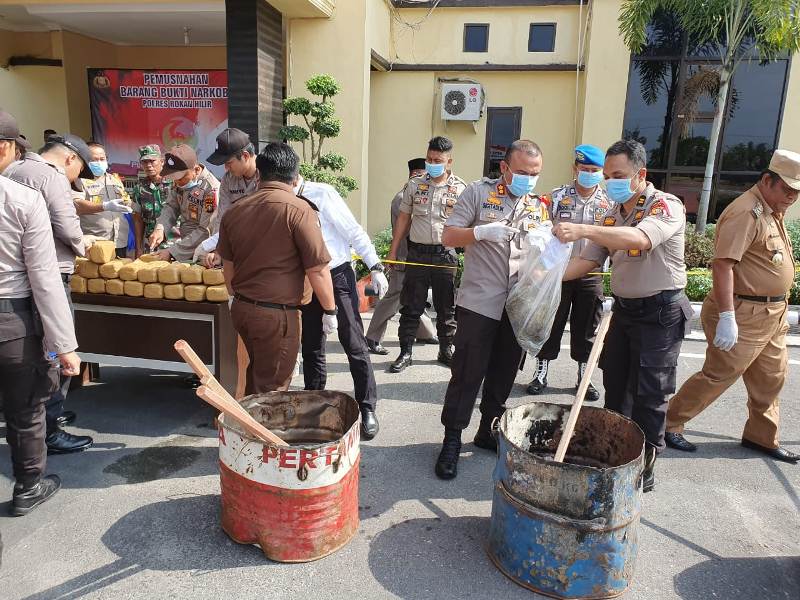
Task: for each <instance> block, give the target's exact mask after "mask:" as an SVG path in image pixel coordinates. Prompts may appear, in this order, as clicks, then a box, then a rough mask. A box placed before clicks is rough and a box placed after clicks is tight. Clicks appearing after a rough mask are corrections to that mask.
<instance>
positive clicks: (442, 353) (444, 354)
mask: <svg viewBox="0 0 800 600" xmlns="http://www.w3.org/2000/svg"><path fill="white" fill-rule="evenodd" d="M436 360H437V361H438V362H440V363H442V364H443V365H445V366H447V367H449V366H450V365H451V364H453V347H452V346H451V345H450V344H447V345H446V346H441V347H440V348H439V356H437V357H436Z"/></svg>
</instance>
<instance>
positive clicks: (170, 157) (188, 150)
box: [161, 144, 197, 181]
mask: <svg viewBox="0 0 800 600" xmlns="http://www.w3.org/2000/svg"><path fill="white" fill-rule="evenodd" d="M196 166H197V153H196V152H195V151H194V148H192V147H191V146H187V145H186V144H178V145H177V146H173V147H172V148H170V149H169V152H167V153H166V154H165V155H164V168H163V169H162V171H161V177H163V178H164V179H165V180H166V181H175V180H176V179H181V178H183V177H184V175H186V173H187V171H189V170H191V169H194V168H195V167H196Z"/></svg>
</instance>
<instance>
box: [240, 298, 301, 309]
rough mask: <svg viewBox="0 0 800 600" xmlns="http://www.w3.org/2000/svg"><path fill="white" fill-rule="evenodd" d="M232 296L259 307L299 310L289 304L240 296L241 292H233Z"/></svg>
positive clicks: (297, 307)
mask: <svg viewBox="0 0 800 600" xmlns="http://www.w3.org/2000/svg"><path fill="white" fill-rule="evenodd" d="M233 297H234V298H236V299H237V300H238V301H239V302H246V303H247V304H252V305H254V306H258V307H260V308H275V309H277V310H300V307H299V306H292V305H291V304H277V303H275V302H262V301H261V300H251V299H250V298H248V297H247V296H242V295H241V294H234V295H233Z"/></svg>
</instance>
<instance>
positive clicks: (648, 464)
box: [642, 444, 656, 494]
mask: <svg viewBox="0 0 800 600" xmlns="http://www.w3.org/2000/svg"><path fill="white" fill-rule="evenodd" d="M655 466H656V449H655V447H653V446H648V445H646V444H645V448H644V471H642V493H644V494H646V493H647V492H652V491H653V490H654V489H656V474H655Z"/></svg>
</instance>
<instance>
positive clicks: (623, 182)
mask: <svg viewBox="0 0 800 600" xmlns="http://www.w3.org/2000/svg"><path fill="white" fill-rule="evenodd" d="M631 183H633V179H606V193H607V194H608V199H609V200H611V201H612V202H616V203H617V204H622V203H624V202H627V201H628V200H630V198H631V196H633V190H632V189H631Z"/></svg>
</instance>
